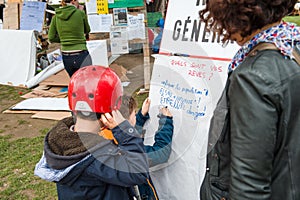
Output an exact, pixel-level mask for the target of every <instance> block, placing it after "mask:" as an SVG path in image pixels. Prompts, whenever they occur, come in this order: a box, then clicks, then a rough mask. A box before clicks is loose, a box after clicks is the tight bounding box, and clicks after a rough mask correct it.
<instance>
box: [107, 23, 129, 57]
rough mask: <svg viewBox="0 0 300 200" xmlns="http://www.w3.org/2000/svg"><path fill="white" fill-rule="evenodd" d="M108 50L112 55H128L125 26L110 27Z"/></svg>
mask: <svg viewBox="0 0 300 200" xmlns="http://www.w3.org/2000/svg"><path fill="white" fill-rule="evenodd" d="M110 48H111V53H112V54H113V55H118V54H127V53H129V45H128V33H127V27H126V26H111V29H110Z"/></svg>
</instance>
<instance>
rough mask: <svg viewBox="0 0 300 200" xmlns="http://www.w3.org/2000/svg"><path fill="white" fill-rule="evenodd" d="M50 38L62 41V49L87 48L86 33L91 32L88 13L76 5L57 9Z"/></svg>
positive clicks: (50, 30)
mask: <svg viewBox="0 0 300 200" xmlns="http://www.w3.org/2000/svg"><path fill="white" fill-rule="evenodd" d="M55 13H56V14H55V15H54V17H53V18H52V21H51V24H50V28H49V32H48V39H49V41H50V42H57V43H61V50H62V51H73V50H87V47H86V38H85V34H87V33H89V32H90V26H89V23H88V21H87V18H86V14H85V13H84V12H82V11H81V10H79V9H77V8H76V7H75V6H72V5H67V6H63V7H60V8H57V9H55Z"/></svg>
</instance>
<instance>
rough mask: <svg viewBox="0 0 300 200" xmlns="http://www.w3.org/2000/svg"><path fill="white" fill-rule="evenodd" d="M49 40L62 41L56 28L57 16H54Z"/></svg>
mask: <svg viewBox="0 0 300 200" xmlns="http://www.w3.org/2000/svg"><path fill="white" fill-rule="evenodd" d="M48 40H49V41H50V42H56V43H60V38H59V35H58V32H57V29H56V16H53V17H52V20H51V23H50V27H49V32H48Z"/></svg>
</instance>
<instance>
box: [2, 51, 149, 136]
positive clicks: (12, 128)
mask: <svg viewBox="0 0 300 200" xmlns="http://www.w3.org/2000/svg"><path fill="white" fill-rule="evenodd" d="M150 60H151V67H152V64H153V58H151V59H150ZM114 63H116V64H118V65H122V66H123V67H124V68H125V69H127V70H128V71H127V74H126V76H127V77H128V79H129V81H130V84H129V85H128V86H127V87H124V93H126V94H132V93H133V92H135V91H137V90H139V88H143V87H144V64H143V63H144V55H143V53H138V54H126V55H122V56H120V57H119V58H118V59H117V60H115V61H114ZM0 92H1V91H0ZM17 102H19V101H18V100H6V99H4V100H2V101H0V111H1V113H0V135H12V137H13V138H15V139H17V138H22V137H35V136H38V135H41V131H43V130H45V129H49V128H51V127H52V126H53V125H54V124H56V121H55V120H47V119H32V118H31V116H32V114H4V113H2V112H3V111H4V110H7V109H8V108H10V107H11V106H13V105H14V104H16V103H17Z"/></svg>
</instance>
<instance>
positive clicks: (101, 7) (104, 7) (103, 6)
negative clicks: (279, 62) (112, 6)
mask: <svg viewBox="0 0 300 200" xmlns="http://www.w3.org/2000/svg"><path fill="white" fill-rule="evenodd" d="M96 2H97V14H108V1H107V0H97V1H96Z"/></svg>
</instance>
